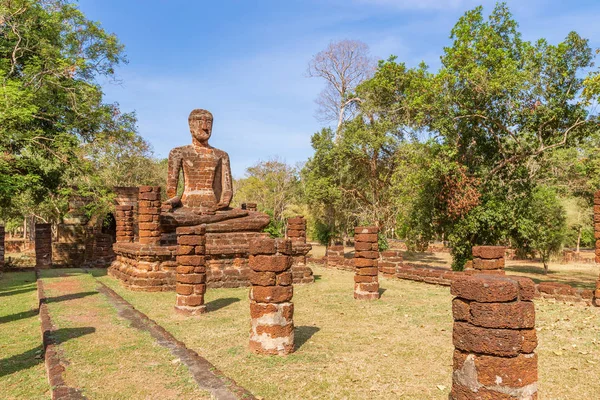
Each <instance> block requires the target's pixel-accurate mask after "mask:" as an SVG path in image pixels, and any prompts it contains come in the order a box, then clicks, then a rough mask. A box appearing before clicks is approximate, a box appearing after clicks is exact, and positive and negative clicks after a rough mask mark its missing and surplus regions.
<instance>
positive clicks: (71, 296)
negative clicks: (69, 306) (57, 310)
mask: <svg viewBox="0 0 600 400" xmlns="http://www.w3.org/2000/svg"><path fill="white" fill-rule="evenodd" d="M95 294H98V292H79V293H71V294H63V295H62V296H55V297H47V298H46V301H45V302H46V304H50V303H58V302H59V301H68V300H74V299H81V298H83V297H87V296H93V295H95Z"/></svg>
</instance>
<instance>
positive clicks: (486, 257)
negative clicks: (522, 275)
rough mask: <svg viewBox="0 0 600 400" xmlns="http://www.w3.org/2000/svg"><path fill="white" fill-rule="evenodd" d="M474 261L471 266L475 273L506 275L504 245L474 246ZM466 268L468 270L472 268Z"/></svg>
mask: <svg viewBox="0 0 600 400" xmlns="http://www.w3.org/2000/svg"><path fill="white" fill-rule="evenodd" d="M471 251H472V252H473V261H472V262H471V263H470V267H471V268H472V269H473V270H474V271H473V272H474V273H485V274H493V275H504V274H505V272H504V253H505V251H506V247H504V246H473V248H472V250H471ZM471 268H466V270H467V271H468V270H471Z"/></svg>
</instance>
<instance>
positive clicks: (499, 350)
mask: <svg viewBox="0 0 600 400" xmlns="http://www.w3.org/2000/svg"><path fill="white" fill-rule="evenodd" d="M451 293H452V294H453V295H454V296H456V297H455V298H454V300H453V302H452V314H453V316H454V331H453V335H452V339H453V342H454V347H455V350H454V373H453V375H452V392H451V394H450V398H451V399H454V400H471V399H506V400H509V399H515V400H516V399H521V400H522V399H535V398H537V380H538V373H537V354H535V353H534V350H535V348H536V347H537V337H536V332H535V307H534V304H533V302H532V300H533V297H534V294H535V286H534V283H533V281H532V280H531V279H529V278H514V277H504V276H495V275H485V274H477V275H474V276H462V277H460V278H458V279H456V280H454V281H453V282H452V286H451Z"/></svg>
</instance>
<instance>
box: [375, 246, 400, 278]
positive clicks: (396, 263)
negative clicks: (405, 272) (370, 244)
mask: <svg viewBox="0 0 600 400" xmlns="http://www.w3.org/2000/svg"><path fill="white" fill-rule="evenodd" d="M401 268H402V251H400V250H386V251H382V252H381V253H380V258H379V262H378V269H379V273H381V274H383V276H385V277H386V278H393V277H395V276H396V273H397V272H398V269H401Z"/></svg>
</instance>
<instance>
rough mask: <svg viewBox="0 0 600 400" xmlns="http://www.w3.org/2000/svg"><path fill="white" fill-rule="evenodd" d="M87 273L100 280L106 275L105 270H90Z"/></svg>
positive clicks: (106, 271)
mask: <svg viewBox="0 0 600 400" xmlns="http://www.w3.org/2000/svg"><path fill="white" fill-rule="evenodd" d="M87 272H88V273H89V274H90V275H92V276H93V277H94V278H100V277H103V276H106V275H108V270H107V268H90V269H88V270H87Z"/></svg>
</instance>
